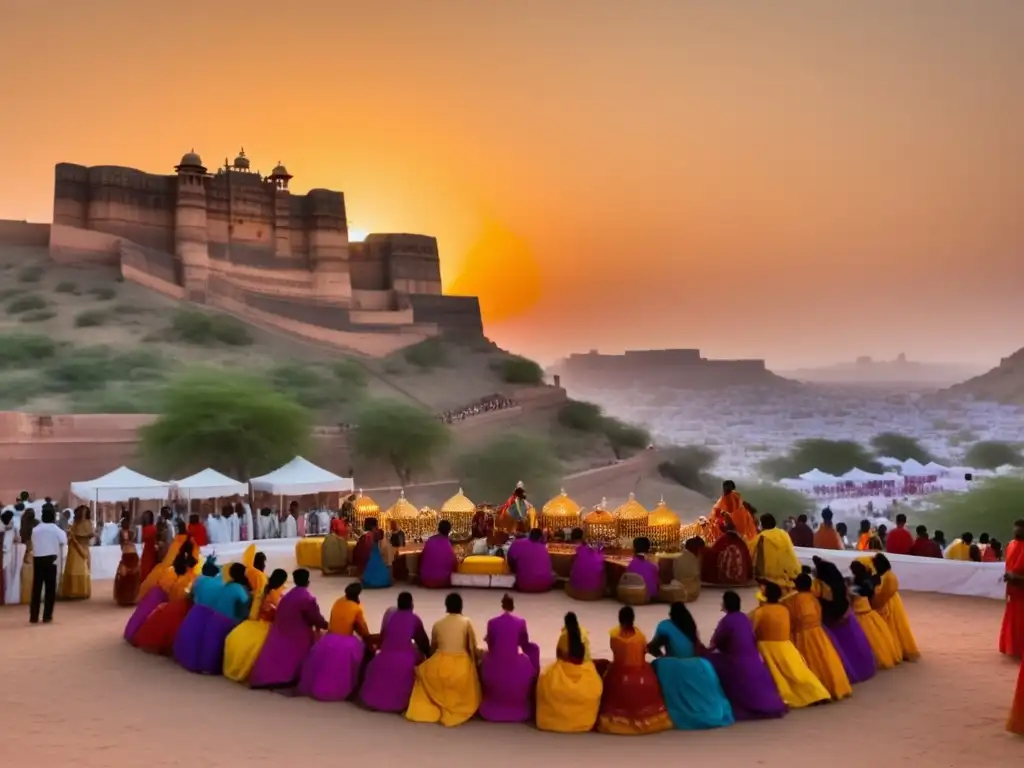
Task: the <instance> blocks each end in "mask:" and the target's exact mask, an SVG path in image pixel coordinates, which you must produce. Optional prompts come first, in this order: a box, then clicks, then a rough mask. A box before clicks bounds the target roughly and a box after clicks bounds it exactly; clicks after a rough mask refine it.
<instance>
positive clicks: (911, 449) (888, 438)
mask: <svg viewBox="0 0 1024 768" xmlns="http://www.w3.org/2000/svg"><path fill="white" fill-rule="evenodd" d="M871 447H872V449H873V450H874V451H875V455H876V456H891V457H892V458H894V459H899V460H900V461H907V460H908V459H914V460H915V461H919V462H921V463H922V464H927V463H928V462H929V461H935V456H934V455H933V454H931V453H929V452H928V450H927V449H925V447H924V446H922V445H921V443H920V442H919V441H918V440H916V439H915V438H913V437H907V436H906V435H901V434H899V433H898V432H883V433H882V434H880V435H875V436H874V437H873V438H871ZM823 471H824V470H823Z"/></svg>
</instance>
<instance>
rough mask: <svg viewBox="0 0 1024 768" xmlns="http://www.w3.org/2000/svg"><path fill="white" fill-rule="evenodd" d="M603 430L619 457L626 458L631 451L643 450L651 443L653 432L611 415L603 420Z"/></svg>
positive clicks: (613, 450)
mask: <svg viewBox="0 0 1024 768" xmlns="http://www.w3.org/2000/svg"><path fill="white" fill-rule="evenodd" d="M601 430H602V431H603V432H604V435H605V437H606V438H608V444H609V445H610V446H611V448H612V452H613V453H614V454H615V458H617V459H624V458H626V457H627V456H629V455H630V454H631V453H633V452H635V451H642V450H644V449H645V448H647V446H649V445H650V444H651V433H650V432H648V431H647V430H646V429H644V428H643V427H638V426H636V425H635V424H627V423H626V422H624V421H619V420H618V419H613V418H611V417H609V416H606V417H604V419H603V420H602V422H601Z"/></svg>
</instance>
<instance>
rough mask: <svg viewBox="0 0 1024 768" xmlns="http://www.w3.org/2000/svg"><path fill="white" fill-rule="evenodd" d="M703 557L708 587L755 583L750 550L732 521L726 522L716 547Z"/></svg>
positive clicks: (703, 578) (703, 577)
mask: <svg viewBox="0 0 1024 768" xmlns="http://www.w3.org/2000/svg"><path fill="white" fill-rule="evenodd" d="M687 548H689V547H687ZM699 556H700V564H701V565H700V580H701V581H703V582H704V583H705V584H715V585H719V586H730V587H737V586H743V585H745V584H749V583H750V582H751V581H753V578H754V563H753V560H752V558H751V556H750V548H749V547H748V546H747V543H746V542H745V541H744V540H743V538H742V537H741V536H740V535H739V533H737V531H736V529H735V528H734V527H733V524H732V520H730V519H729V518H725V519H724V520H723V523H722V533H721V535H720V536H719V537H718V539H716V541H715V543H714V545H713V546H711V547H705V548H704V549H703V551H702V552H701V553H700V555H699Z"/></svg>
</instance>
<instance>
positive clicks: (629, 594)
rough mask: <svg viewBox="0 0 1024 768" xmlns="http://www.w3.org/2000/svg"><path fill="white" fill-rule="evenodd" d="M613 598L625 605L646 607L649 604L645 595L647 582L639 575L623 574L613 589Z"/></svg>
mask: <svg viewBox="0 0 1024 768" xmlns="http://www.w3.org/2000/svg"><path fill="white" fill-rule="evenodd" d="M615 597H616V598H618V601H619V602H620V603H624V604H626V605H647V604H648V603H649V602H651V598H650V596H649V595H648V594H647V582H645V581H644V577H643V576H641V575H640V574H639V573H624V574H622V578H620V579H619V583H618V586H617V587H616V588H615Z"/></svg>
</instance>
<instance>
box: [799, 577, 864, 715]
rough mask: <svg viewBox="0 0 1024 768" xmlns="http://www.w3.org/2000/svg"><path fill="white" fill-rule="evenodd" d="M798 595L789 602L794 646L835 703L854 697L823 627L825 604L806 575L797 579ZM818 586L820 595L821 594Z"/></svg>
mask: <svg viewBox="0 0 1024 768" xmlns="http://www.w3.org/2000/svg"><path fill="white" fill-rule="evenodd" d="M794 586H795V587H796V594H795V595H793V596H792V597H791V598H790V599H789V600H787V601H786V607H787V608H788V609H789V613H790V622H791V626H792V630H793V645H795V646H796V649H797V650H798V651H799V652H800V655H801V656H803V657H804V661H806V662H807V666H808V668H809V669H810V670H811V672H813V673H814V676H815V677H817V678H818V680H819V681H821V684H822V685H824V686H825V688H826V689H828V692H829V693H830V694H831V695H832V699H833V700H834V701H840V700H841V699H845V698H846V697H847V696H850V695H852V694H853V687H852V686H851V685H850V678H849V676H848V675H847V674H846V669H845V668H844V667H843V661H842V659H840V658H839V653H838V652H837V651H836V649H835V646H834V645H833V644H832V641H831V640H830V639H829V636H828V635H827V634H826V633H825V630H824V629H823V628H822V626H821V603H819V602H818V598H817V597H816V596H815V594H814V592H813V591H812V587H813V586H814V582H813V581H812V579H811V577H810V576H809V575H808V574H806V573H801V574H800V575H799V576H797V577H796V579H795V580H794ZM821 586H822V585H821V584H820V583H819V584H818V592H819V594H820V592H821Z"/></svg>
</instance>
